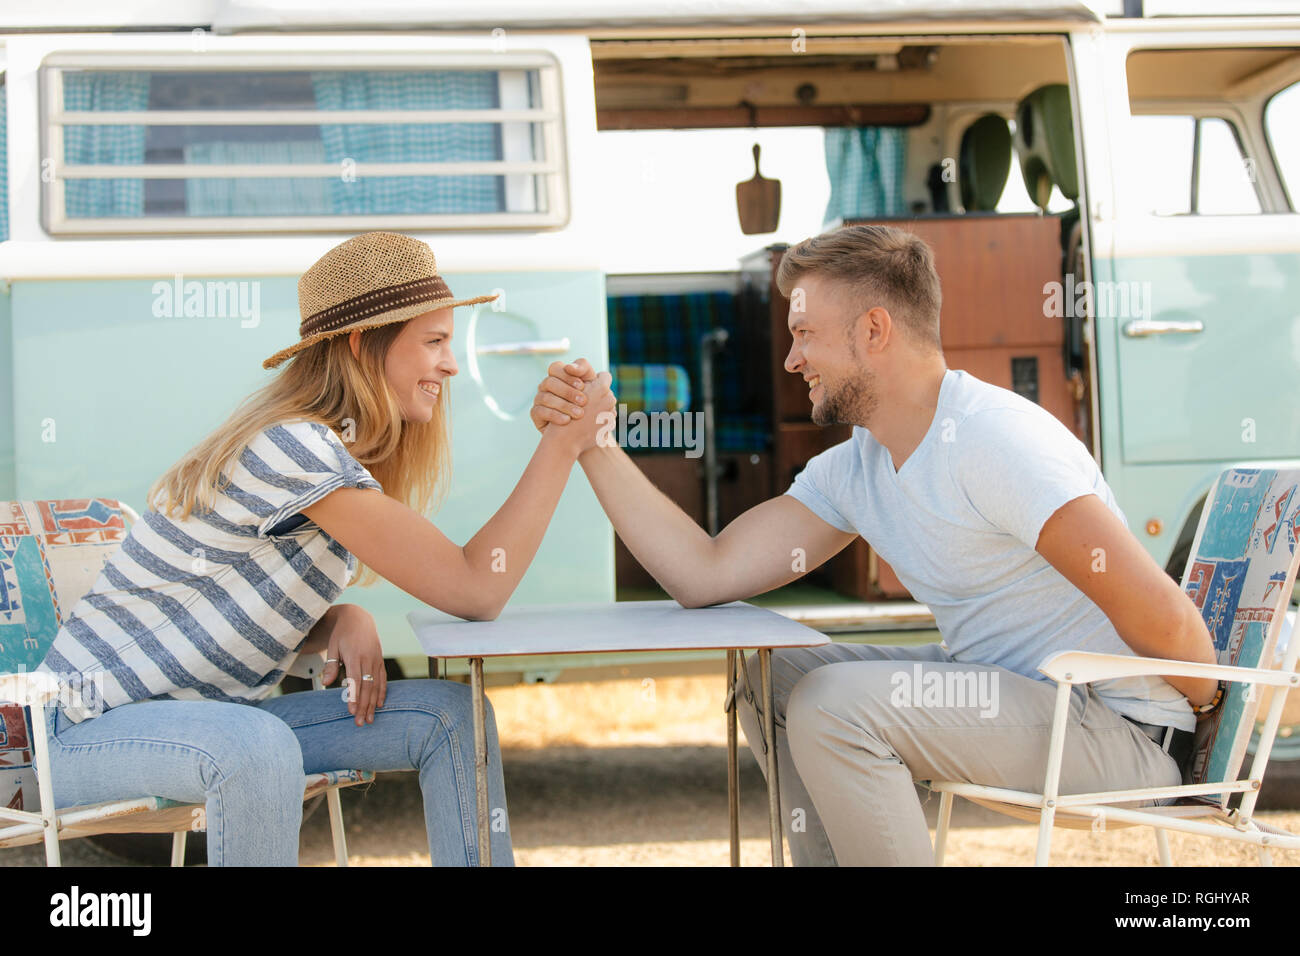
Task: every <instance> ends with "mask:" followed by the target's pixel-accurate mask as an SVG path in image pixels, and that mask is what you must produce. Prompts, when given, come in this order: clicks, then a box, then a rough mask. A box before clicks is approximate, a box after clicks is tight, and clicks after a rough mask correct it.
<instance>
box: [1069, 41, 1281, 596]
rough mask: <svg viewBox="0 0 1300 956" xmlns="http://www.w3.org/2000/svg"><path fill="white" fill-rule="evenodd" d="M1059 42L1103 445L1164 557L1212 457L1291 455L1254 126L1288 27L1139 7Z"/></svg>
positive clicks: (1276, 241) (1276, 206)
mask: <svg viewBox="0 0 1300 956" xmlns="http://www.w3.org/2000/svg"><path fill="white" fill-rule="evenodd" d="M1139 27H1141V29H1139ZM1072 40H1073V45H1074V49H1073V65H1074V68H1075V70H1076V73H1077V74H1078V77H1079V88H1080V89H1082V90H1084V91H1086V94H1087V95H1084V96H1083V97H1082V100H1081V103H1080V112H1081V120H1082V122H1081V133H1082V141H1083V148H1084V151H1085V162H1084V166H1085V169H1086V176H1087V184H1088V195H1089V200H1088V206H1087V210H1088V214H1089V219H1090V221H1091V227H1092V228H1091V238H1092V246H1091V254H1092V269H1093V273H1094V274H1093V277H1092V278H1093V280H1094V283H1095V287H1094V290H1093V294H1094V306H1095V307H1094V315H1095V326H1094V327H1095V348H1096V354H1097V362H1096V365H1097V367H1098V370H1099V371H1098V382H1097V385H1098V396H1099V404H1100V423H1101V428H1100V429H1099V431H1100V434H1101V436H1102V438H1101V448H1100V451H1101V458H1102V463H1103V465H1104V469H1105V473H1106V477H1107V480H1108V481H1109V482H1110V484H1111V486H1112V487H1113V488H1114V489H1115V492H1116V495H1117V496H1118V497H1119V499H1120V500H1122V501H1124V502H1125V509H1126V511H1127V513H1128V517H1129V522H1130V526H1131V527H1132V530H1133V532H1134V533H1135V534H1136V535H1137V536H1138V538H1139V539H1140V540H1141V541H1142V542H1143V543H1144V544H1145V545H1146V547H1147V548H1148V550H1149V551H1150V552H1151V553H1152V555H1153V556H1154V557H1155V558H1156V560H1157V561H1159V562H1160V563H1161V564H1162V565H1168V563H1169V560H1170V558H1171V555H1172V554H1173V552H1175V550H1176V549H1177V546H1178V544H1179V543H1180V539H1181V538H1182V536H1183V535H1182V533H1183V531H1184V529H1187V528H1194V527H1195V523H1196V519H1197V517H1198V514H1199V503H1200V501H1201V500H1203V498H1204V495H1205V491H1206V490H1207V489H1208V488H1209V487H1210V484H1211V483H1212V482H1213V480H1214V478H1215V476H1216V475H1218V474H1219V473H1220V472H1221V471H1222V470H1223V469H1224V468H1226V467H1229V466H1230V465H1234V464H1249V463H1252V462H1262V461H1268V460H1277V459H1282V458H1293V457H1294V456H1295V455H1296V454H1297V453H1298V452H1300V408H1297V406H1296V403H1295V402H1294V401H1292V400H1291V399H1290V398H1283V397H1281V396H1282V395H1283V394H1284V391H1285V388H1284V386H1285V383H1290V382H1294V381H1296V380H1297V377H1300V345H1297V342H1300V339H1298V338H1297V336H1298V335H1300V320H1298V319H1297V310H1296V301H1297V299H1298V298H1300V215H1298V214H1297V213H1296V211H1295V209H1294V207H1293V205H1292V202H1291V200H1289V199H1288V196H1287V193H1286V190H1285V188H1284V185H1283V183H1282V180H1281V177H1280V174H1279V169H1278V166H1277V165H1276V163H1275V160H1274V151H1275V149H1276V144H1274V143H1270V142H1269V136H1268V131H1267V130H1266V128H1265V124H1264V112H1265V108H1266V105H1267V104H1268V102H1269V101H1270V99H1271V98H1272V97H1273V96H1275V95H1277V94H1278V93H1279V92H1281V91H1284V90H1286V89H1288V88H1289V87H1290V86H1292V85H1293V84H1295V83H1296V82H1297V81H1298V80H1300V30H1285V29H1284V30H1276V29H1270V30H1268V31H1267V32H1266V31H1264V30H1262V29H1259V28H1253V29H1252V28H1250V27H1249V26H1242V27H1241V28H1240V29H1237V30H1234V29H1231V28H1227V27H1225V28H1223V29H1216V30H1215V31H1213V32H1208V31H1204V30H1198V31H1191V30H1188V29H1185V28H1182V27H1181V26H1180V25H1178V24H1177V23H1176V22H1175V23H1173V25H1172V26H1170V25H1168V24H1163V23H1162V24H1152V23H1151V22H1150V21H1147V22H1145V23H1143V24H1134V25H1133V27H1132V28H1129V27H1128V25H1127V24H1126V25H1124V29H1122V30H1117V31H1115V32H1111V31H1109V30H1108V31H1107V33H1106V34H1104V35H1102V34H1092V35H1087V36H1085V35H1082V34H1076V35H1075V36H1074V37H1073V38H1072ZM1291 148H1294V147H1291ZM1293 188H1294V186H1293ZM1173 487H1176V488H1179V489H1188V490H1185V491H1183V492H1181V493H1175V494H1171V493H1170V488H1173ZM1183 560H1185V558H1183ZM1170 570H1171V572H1175V573H1180V572H1181V568H1173V567H1171V568H1170Z"/></svg>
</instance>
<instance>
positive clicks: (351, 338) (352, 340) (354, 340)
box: [348, 329, 361, 360]
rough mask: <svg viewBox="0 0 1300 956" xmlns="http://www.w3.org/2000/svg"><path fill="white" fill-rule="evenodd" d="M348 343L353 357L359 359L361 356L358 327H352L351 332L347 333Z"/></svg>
mask: <svg viewBox="0 0 1300 956" xmlns="http://www.w3.org/2000/svg"><path fill="white" fill-rule="evenodd" d="M348 345H350V346H351V347H352V357H353V358H354V359H358V360H359V359H360V358H361V330H360V329H353V330H352V331H351V332H349V333H348Z"/></svg>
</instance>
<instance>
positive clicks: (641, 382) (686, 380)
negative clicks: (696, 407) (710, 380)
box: [609, 365, 691, 412]
mask: <svg viewBox="0 0 1300 956" xmlns="http://www.w3.org/2000/svg"><path fill="white" fill-rule="evenodd" d="M609 373H610V376H611V377H612V378H613V379H614V382H613V388H614V394H615V395H616V396H617V397H618V402H619V404H620V405H626V406H627V410H628V411H630V412H679V411H685V410H686V409H687V408H689V407H690V404H691V378H690V376H689V375H687V374H686V369H684V368H682V367H681V366H680V365H613V366H611V367H610V370H609Z"/></svg>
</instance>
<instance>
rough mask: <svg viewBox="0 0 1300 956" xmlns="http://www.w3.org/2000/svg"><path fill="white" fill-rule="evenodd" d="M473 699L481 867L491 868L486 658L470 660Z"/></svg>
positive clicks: (479, 859) (475, 778)
mask: <svg viewBox="0 0 1300 956" xmlns="http://www.w3.org/2000/svg"><path fill="white" fill-rule="evenodd" d="M469 681H470V685H471V687H470V690H471V692H472V694H473V697H474V789H475V791H476V795H477V797H478V865H479V866H491V865H492V831H491V825H492V822H491V820H490V818H489V815H488V781H487V762H488V753H487V714H486V708H485V707H484V704H483V658H481V657H471V658H470V659H469Z"/></svg>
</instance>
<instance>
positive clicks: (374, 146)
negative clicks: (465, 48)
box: [312, 70, 505, 215]
mask: <svg viewBox="0 0 1300 956" xmlns="http://www.w3.org/2000/svg"><path fill="white" fill-rule="evenodd" d="M312 86H313V88H314V90H315V93H316V105H317V107H319V108H320V109H322V110H400V109H412V110H414V109H427V110H432V109H493V108H496V107H497V106H498V105H499V98H498V95H497V75H496V73H495V72H493V71H491V70H459V71H444V72H436V73H428V72H422V73H415V72H401V71H379V70H367V71H356V72H352V71H349V72H343V71H339V72H329V73H313V74H312ZM498 133H499V126H497V125H495V124H492V123H424V124H418V125H413V124H401V123H381V124H361V123H338V124H327V125H323V126H321V139H322V141H323V142H324V145H325V157H326V162H330V163H342V162H343V161H344V160H345V159H352V160H354V161H356V162H358V163H368V162H369V163H400V162H462V161H469V160H496V159H501V158H502V155H501V145H500V142H499V140H498ZM329 194H330V198H331V206H332V211H333V212H334V213H336V214H339V215H357V214H372V215H375V214H385V213H438V212H448V213H473V212H501V211H502V210H503V209H504V208H505V202H504V193H503V190H502V187H501V184H500V177H497V176H491V175H482V176H369V177H365V176H358V177H357V178H356V180H355V181H352V182H348V181H347V180H346V179H344V178H343V177H338V178H336V179H333V180H330V185H329Z"/></svg>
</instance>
